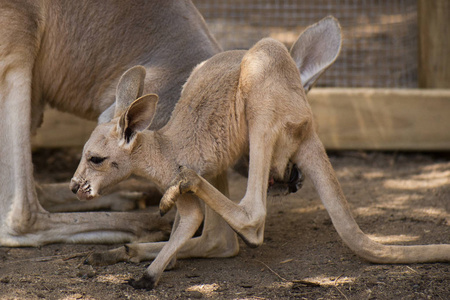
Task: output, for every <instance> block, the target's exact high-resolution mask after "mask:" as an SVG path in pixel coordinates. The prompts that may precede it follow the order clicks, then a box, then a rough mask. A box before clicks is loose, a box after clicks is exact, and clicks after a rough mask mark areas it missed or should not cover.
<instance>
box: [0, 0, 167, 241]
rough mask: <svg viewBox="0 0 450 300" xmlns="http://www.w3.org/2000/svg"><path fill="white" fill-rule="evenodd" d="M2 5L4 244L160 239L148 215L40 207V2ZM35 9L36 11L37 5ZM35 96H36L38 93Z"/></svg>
mask: <svg viewBox="0 0 450 300" xmlns="http://www.w3.org/2000/svg"><path fill="white" fill-rule="evenodd" d="M29 3H32V4H25V3H22V2H20V1H17V2H14V1H2V2H1V3H0V187H1V188H0V245H1V246H38V245H42V244H48V243H55V242H84V243H89V242H92V243H95V242H107V243H112V242H126V241H132V240H137V239H138V238H139V237H144V239H145V240H155V239H161V238H162V237H161V233H160V232H158V229H159V228H165V229H163V230H164V231H165V232H168V230H169V228H168V226H167V224H166V223H167V222H165V221H164V220H162V219H160V218H159V217H157V216H149V215H148V214H138V215H134V214H125V213H120V214H113V213H70V214H51V213H48V212H47V211H46V210H44V209H43V208H42V207H41V205H40V204H39V201H38V198H37V195H36V190H35V185H34V180H33V165H32V159H31V142H30V136H31V130H32V129H33V126H37V124H38V122H36V121H34V120H32V115H33V114H32V112H31V108H32V101H35V99H32V97H33V91H32V82H33V68H34V66H35V58H36V54H37V53H38V44H39V39H40V37H39V34H38V32H39V28H38V27H39V26H41V24H40V21H39V20H40V17H39V8H38V7H37V5H38V2H29ZM34 5H36V7H35V6H34ZM36 96H37V95H36Z"/></svg>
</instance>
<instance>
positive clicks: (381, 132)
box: [33, 88, 450, 151]
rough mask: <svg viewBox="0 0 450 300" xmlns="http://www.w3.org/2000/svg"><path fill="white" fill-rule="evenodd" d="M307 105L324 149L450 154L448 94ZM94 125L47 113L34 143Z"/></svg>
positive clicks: (324, 92)
mask: <svg viewBox="0 0 450 300" xmlns="http://www.w3.org/2000/svg"><path fill="white" fill-rule="evenodd" d="M309 101H310V103H311V106H312V109H313V113H314V116H315V118H316V121H317V124H318V129H319V135H320V137H321V139H322V141H323V142H324V144H325V146H326V147H327V148H328V149H333V150H343V149H349V150H350V149H351V150H354V149H366V150H431V151H446V150H450V90H419V89H413V90H411V89H339V88H329V89H326V88H317V89H313V90H312V91H311V92H310V94H309ZM94 127H95V122H91V121H85V120H82V119H79V118H76V117H73V116H71V115H69V114H65V113H59V112H57V111H55V110H49V111H47V112H46V114H45V117H44V124H43V127H42V128H41V129H40V130H39V131H38V135H37V136H36V137H35V138H34V140H33V145H34V146H35V147H66V146H82V145H83V144H84V142H85V141H86V140H87V139H88V138H89V135H90V133H91V132H92V130H93V128H94Z"/></svg>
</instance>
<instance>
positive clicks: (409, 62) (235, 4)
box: [193, 0, 418, 88]
mask: <svg viewBox="0 0 450 300" xmlns="http://www.w3.org/2000/svg"><path fill="white" fill-rule="evenodd" d="M193 2H194V4H195V5H196V6H197V8H198V9H199V10H200V12H201V13H202V15H203V16H204V18H205V20H206V23H207V24H208V26H209V28H210V30H211V31H212V33H213V35H214V36H215V37H216V39H217V41H218V42H219V43H220V44H221V45H222V47H223V48H224V50H230V49H248V48H249V47H251V46H252V45H253V44H254V43H255V42H257V41H258V40H260V39H261V38H263V37H273V38H275V39H277V40H279V41H281V42H283V43H284V44H285V45H286V46H288V47H290V46H291V45H292V43H294V42H295V40H296V39H297V37H298V35H299V34H300V33H301V32H302V31H303V30H304V29H305V28H306V27H307V26H308V25H310V24H312V23H314V22H317V21H319V20H320V19H322V18H323V17H325V16H328V15H333V16H335V17H336V18H337V19H338V20H339V22H340V23H341V26H342V31H343V39H344V40H343V45H342V51H341V54H340V56H339V58H338V60H337V61H336V62H335V63H334V65H333V66H332V67H331V68H330V69H328V70H327V71H326V72H325V74H324V76H322V77H321V79H320V80H319V82H318V84H317V85H318V86H327V87H389V88H415V87H417V65H418V29H417V0H193Z"/></svg>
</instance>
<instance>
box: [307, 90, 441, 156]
mask: <svg viewBox="0 0 450 300" xmlns="http://www.w3.org/2000/svg"><path fill="white" fill-rule="evenodd" d="M309 99H310V103H311V106H312V109H313V113H314V116H315V118H316V120H317V123H318V127H319V128H318V129H319V130H318V132H319V136H320V138H321V139H322V141H323V143H324V144H325V147H326V148H327V149H336V150H342V149H368V150H432V151H433V150H450V90H419V89H413V90H411V89H313V90H312V91H311V93H310V94H309Z"/></svg>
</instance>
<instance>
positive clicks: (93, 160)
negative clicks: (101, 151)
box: [89, 156, 106, 165]
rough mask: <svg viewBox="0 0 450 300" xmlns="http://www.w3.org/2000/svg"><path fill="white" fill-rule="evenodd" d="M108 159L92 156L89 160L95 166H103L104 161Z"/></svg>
mask: <svg viewBox="0 0 450 300" xmlns="http://www.w3.org/2000/svg"><path fill="white" fill-rule="evenodd" d="M105 159H106V157H99V156H92V157H91V158H89V161H90V162H91V163H93V164H96V165H99V164H101V163H102V162H103V161H104V160H105Z"/></svg>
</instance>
